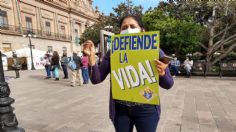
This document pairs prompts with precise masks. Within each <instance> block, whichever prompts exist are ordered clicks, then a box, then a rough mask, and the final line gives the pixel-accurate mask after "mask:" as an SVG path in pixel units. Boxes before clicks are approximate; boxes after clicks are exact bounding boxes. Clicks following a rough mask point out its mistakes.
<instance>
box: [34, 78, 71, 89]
mask: <svg viewBox="0 0 236 132" xmlns="http://www.w3.org/2000/svg"><path fill="white" fill-rule="evenodd" d="M30 78H32V79H36V80H42V81H43V82H45V83H47V84H59V85H63V86H68V87H70V81H71V80H70V79H62V78H60V80H59V81H55V79H54V78H50V79H45V76H43V75H30Z"/></svg>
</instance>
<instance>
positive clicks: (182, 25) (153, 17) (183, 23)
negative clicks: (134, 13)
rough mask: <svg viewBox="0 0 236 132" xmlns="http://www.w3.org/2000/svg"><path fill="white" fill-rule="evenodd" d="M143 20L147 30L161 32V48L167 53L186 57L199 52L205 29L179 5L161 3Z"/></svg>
mask: <svg viewBox="0 0 236 132" xmlns="http://www.w3.org/2000/svg"><path fill="white" fill-rule="evenodd" d="M143 20H144V22H145V25H146V26H147V29H149V30H160V35H161V42H160V43H161V45H160V46H161V48H162V49H164V50H165V52H167V53H169V54H171V53H175V54H177V55H185V54H187V53H193V52H195V51H197V50H199V48H200V47H199V45H198V43H199V42H200V41H201V40H202V36H201V34H202V33H203V32H204V29H205V28H204V27H203V26H201V25H199V24H197V23H196V22H195V21H194V17H193V16H192V15H191V14H190V13H189V12H185V11H182V9H181V8H180V7H179V5H178V4H176V3H167V2H161V3H160V4H159V6H158V7H155V8H154V9H149V10H148V11H147V12H146V13H145V14H144V16H143Z"/></svg>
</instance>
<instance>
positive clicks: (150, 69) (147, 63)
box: [145, 60, 157, 83]
mask: <svg viewBox="0 0 236 132" xmlns="http://www.w3.org/2000/svg"><path fill="white" fill-rule="evenodd" d="M145 62H146V65H147V68H148V70H149V73H150V75H151V77H152V82H153V83H155V82H157V80H156V78H155V76H154V73H153V70H152V67H151V64H150V61H149V60H146V61H145Z"/></svg>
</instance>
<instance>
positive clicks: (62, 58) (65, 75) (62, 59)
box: [61, 53, 68, 79]
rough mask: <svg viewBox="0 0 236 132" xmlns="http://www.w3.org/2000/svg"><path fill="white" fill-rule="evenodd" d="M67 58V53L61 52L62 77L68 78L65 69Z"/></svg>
mask: <svg viewBox="0 0 236 132" xmlns="http://www.w3.org/2000/svg"><path fill="white" fill-rule="evenodd" d="M67 64H68V58H67V54H66V53H63V55H62V57H61V67H62V70H63V73H64V79H68V70H67Z"/></svg>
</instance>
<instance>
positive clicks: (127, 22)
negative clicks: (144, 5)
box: [120, 17, 141, 32]
mask: <svg viewBox="0 0 236 132" xmlns="http://www.w3.org/2000/svg"><path fill="white" fill-rule="evenodd" d="M136 28H138V29H139V30H140V31H141V27H140V26H139V24H138V22H137V21H136V20H135V19H133V18H132V17H128V18H125V19H124V21H123V22H122V25H121V28H120V32H122V31H123V30H127V29H136Z"/></svg>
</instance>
